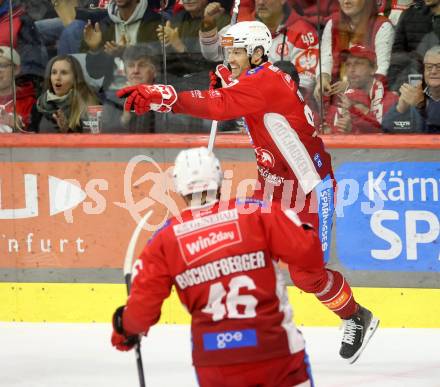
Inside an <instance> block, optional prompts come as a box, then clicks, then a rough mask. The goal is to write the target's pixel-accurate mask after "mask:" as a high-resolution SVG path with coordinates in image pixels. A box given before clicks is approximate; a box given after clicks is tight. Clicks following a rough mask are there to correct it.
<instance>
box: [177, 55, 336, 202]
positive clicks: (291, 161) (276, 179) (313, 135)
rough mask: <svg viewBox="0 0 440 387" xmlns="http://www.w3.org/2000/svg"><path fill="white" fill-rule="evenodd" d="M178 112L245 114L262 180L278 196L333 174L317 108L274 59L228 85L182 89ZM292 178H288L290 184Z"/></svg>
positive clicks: (308, 189)
mask: <svg viewBox="0 0 440 387" xmlns="http://www.w3.org/2000/svg"><path fill="white" fill-rule="evenodd" d="M173 111H174V112H175V113H185V114H189V115H192V116H195V117H200V118H205V119H213V120H219V121H221V120H230V119H234V118H237V117H244V118H245V120H246V123H247V126H248V130H249V133H250V136H251V138H252V141H253V145H254V148H255V153H256V158H257V166H258V171H259V176H260V180H261V182H262V183H263V180H264V182H265V184H267V183H269V184H270V185H272V186H273V187H274V192H273V198H275V199H281V198H282V194H283V189H284V187H286V188H285V190H286V194H287V195H290V196H294V194H295V192H296V190H297V187H298V184H299V187H300V189H301V190H302V192H303V193H304V194H308V193H309V192H311V191H312V190H313V188H314V187H315V186H316V185H317V184H318V183H319V182H320V181H321V180H322V179H323V178H324V177H326V176H327V175H329V174H331V173H332V168H331V160H330V156H329V154H328V153H327V152H326V151H325V149H324V145H323V142H322V140H321V139H320V138H319V137H318V135H317V132H316V130H315V128H314V124H313V113H312V111H311V110H310V108H309V107H308V106H307V105H306V104H305V103H304V99H303V97H302V95H301V93H300V91H299V90H298V88H297V86H296V84H295V82H294V81H293V80H292V79H291V77H290V76H289V75H287V74H285V73H284V72H282V71H281V70H279V69H278V68H277V67H275V66H274V65H272V64H271V63H270V62H266V63H265V64H263V65H262V66H260V67H257V68H255V69H252V70H249V71H247V72H246V73H245V74H242V75H241V76H240V77H239V79H238V80H235V81H234V82H233V83H232V84H231V85H230V86H229V87H226V88H221V89H216V90H206V91H200V90H192V91H185V92H181V93H179V94H178V99H177V102H176V104H175V105H174V106H173ZM288 182H289V183H288Z"/></svg>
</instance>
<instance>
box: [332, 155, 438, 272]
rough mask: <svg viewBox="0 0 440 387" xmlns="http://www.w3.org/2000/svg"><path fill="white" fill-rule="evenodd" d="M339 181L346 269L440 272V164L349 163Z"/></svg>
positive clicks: (339, 229) (339, 232) (340, 248)
mask: <svg viewBox="0 0 440 387" xmlns="http://www.w3.org/2000/svg"><path fill="white" fill-rule="evenodd" d="M336 179H337V181H338V195H337V204H336V214H337V218H336V238H337V245H336V246H337V253H338V257H339V259H340V261H341V263H342V264H343V265H345V266H346V267H348V268H349V269H352V270H382V271H401V272H413V271H414V272H439V271H440V247H439V243H440V222H439V219H440V203H439V200H440V199H439V197H440V163H437V162H394V163H367V162H359V163H346V164H343V165H341V167H340V168H339V169H338V170H337V172H336Z"/></svg>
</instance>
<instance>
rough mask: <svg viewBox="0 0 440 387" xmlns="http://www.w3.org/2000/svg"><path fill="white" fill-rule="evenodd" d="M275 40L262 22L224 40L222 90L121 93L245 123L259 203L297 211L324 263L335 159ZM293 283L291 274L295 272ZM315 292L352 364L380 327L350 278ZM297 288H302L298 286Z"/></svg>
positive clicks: (131, 101) (138, 102) (131, 104)
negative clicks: (280, 64)
mask: <svg viewBox="0 0 440 387" xmlns="http://www.w3.org/2000/svg"><path fill="white" fill-rule="evenodd" d="M271 43H272V40H271V34H270V32H269V30H268V28H267V27H266V26H265V25H264V24H263V23H261V22H258V21H252V22H241V23H237V24H235V25H233V26H231V27H230V28H229V29H228V31H227V33H226V34H225V35H224V36H223V40H222V45H223V46H224V47H225V49H226V56H227V59H228V67H229V68H227V67H225V66H222V65H221V66H218V67H217V70H216V75H217V77H219V78H220V79H221V82H222V85H223V87H222V88H219V89H210V90H205V91H200V90H193V91H186V92H181V93H178V94H177V93H176V92H175V90H174V88H173V87H172V86H170V85H153V86H149V85H138V86H133V87H128V88H124V89H121V90H119V91H118V96H119V97H121V98H126V101H125V109H126V110H130V111H131V110H132V109H134V110H135V112H136V113H137V114H143V113H145V112H147V111H149V110H155V111H160V112H171V111H173V112H175V113H185V114H190V115H193V116H196V117H200V118H206V119H215V120H229V119H233V118H237V117H240V116H243V117H244V118H245V121H246V123H247V127H248V131H249V134H250V136H251V139H252V142H253V146H254V149H255V154H256V159H257V168H258V172H259V176H258V183H259V186H260V187H258V186H257V188H256V190H255V194H254V195H255V197H257V198H258V199H262V200H265V201H267V200H268V201H273V202H274V203H278V204H281V207H282V208H292V209H294V210H295V211H296V212H297V213H298V215H299V217H300V219H301V221H302V222H304V223H309V224H311V225H312V226H313V227H314V228H315V229H316V231H317V232H318V234H319V237H320V240H321V247H322V251H323V253H324V260H325V262H327V261H328V256H329V251H330V239H331V238H330V231H331V225H332V215H333V202H334V185H335V182H334V180H333V171H332V167H331V159H330V155H329V154H328V153H327V152H326V151H325V148H324V145H323V142H322V140H321V139H320V138H319V136H318V135H317V132H316V130H315V128H314V123H313V114H312V111H311V110H310V108H309V107H308V106H307V105H306V104H305V102H304V98H303V97H302V95H301V93H300V91H299V90H298V85H297V84H296V83H295V81H293V80H292V79H291V77H290V76H289V75H288V74H286V73H284V72H282V71H281V70H279V69H278V68H277V67H275V66H274V65H272V64H271V63H270V62H268V61H267V54H268V52H269V49H270V46H271ZM289 271H290V274H291V276H292V278H293V276H294V274H293V268H292V267H290V266H289ZM324 274H325V275H324V276H323V277H322V278H321V279H320V281H319V284H312V285H311V288H313V289H318V290H316V291H315V290H312V291H313V292H314V293H315V294H316V295H317V297H318V299H319V300H320V301H321V302H322V303H324V304H325V305H326V306H327V307H328V308H330V310H332V311H333V312H334V313H336V314H337V315H338V316H339V317H340V318H342V319H344V322H345V329H344V337H343V342H342V346H341V350H340V355H341V356H342V357H343V358H345V359H348V360H349V361H350V362H353V361H355V360H356V359H357V357H358V356H359V354H360V351H361V350H362V345H363V344H365V343H366V341H365V340H364V338H365V335H366V334H367V332H374V330H375V329H376V327H377V324H378V320H377V319H375V318H374V317H373V315H372V313H371V312H370V311H368V310H367V309H365V308H362V307H359V306H358V304H357V303H356V302H355V301H354V299H353V297H352V292H351V289H350V287H349V285H348V283H347V281H346V280H345V279H344V277H343V276H342V275H341V274H340V273H339V272H336V271H331V270H326V271H325V272H324ZM294 283H295V285H297V283H296V282H295V280H294Z"/></svg>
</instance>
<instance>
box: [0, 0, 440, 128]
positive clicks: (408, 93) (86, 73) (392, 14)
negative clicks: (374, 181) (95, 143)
mask: <svg viewBox="0 0 440 387" xmlns="http://www.w3.org/2000/svg"><path fill="white" fill-rule="evenodd" d="M9 4H10V1H9V0H0V133H11V132H36V133H88V132H89V133H90V132H92V133H95V132H103V133H164V132H168V133H169V132H180V133H182V132H184V133H190V132H193V133H194V132H205V133H206V132H208V131H209V128H210V125H211V123H210V122H209V121H206V120H201V119H195V118H191V117H188V116H183V115H178V114H173V113H170V114H160V113H154V112H150V113H149V114H146V115H144V116H136V115H135V114H134V113H131V112H124V111H123V101H122V100H120V99H119V98H118V97H117V96H116V95H115V92H116V90H118V89H120V88H121V87H124V86H127V85H136V84H140V83H147V84H153V83H169V84H172V85H173V86H174V87H175V88H176V89H177V90H178V91H181V90H192V89H206V88H208V87H209V85H210V75H209V74H210V71H212V70H214V69H215V67H216V65H217V64H219V63H221V62H223V60H224V55H223V50H222V48H221V46H220V41H221V36H222V34H223V33H224V32H225V31H226V30H227V28H228V27H229V23H230V19H231V16H230V15H231V9H232V6H233V0H169V1H167V0H50V1H49V0H12V2H11V4H12V9H10V8H9ZM318 6H319V8H318ZM254 19H258V20H260V21H262V22H263V23H265V24H266V25H267V27H268V28H269V30H270V31H271V33H272V38H273V44H272V47H271V50H270V53H269V60H270V61H271V62H272V63H274V64H275V65H276V66H278V67H280V68H281V69H282V70H283V71H285V72H287V73H289V74H290V75H291V76H292V77H293V78H294V79H295V80H296V81H297V83H298V87H299V89H300V90H301V92H302V93H303V95H304V96H305V98H306V101H307V103H308V104H309V106H310V107H311V108H312V110H313V112H314V114H315V124H316V126H317V128H319V131H320V132H321V133H324V134H326V133H332V134H347V133H353V134H361V133H439V132H440V0H414V1H413V2H411V1H410V0H380V1H377V0H321V1H320V2H316V1H312V0H242V1H241V4H240V13H239V20H254ZM11 21H12V25H11V24H10V23H11ZM237 119H239V117H237ZM93 120H98V121H99V123H98V124H96V125H95V123H93V122H94V121H93ZM242 126H243V125H242V123H240V121H239V120H237V121H234V122H230V123H226V124H223V125H220V130H223V131H240V130H242ZM97 128H98V129H97Z"/></svg>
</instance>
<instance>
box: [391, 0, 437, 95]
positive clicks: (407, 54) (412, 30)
mask: <svg viewBox="0 0 440 387" xmlns="http://www.w3.org/2000/svg"><path fill="white" fill-rule="evenodd" d="M437 21H440V0H425V1H423V0H416V1H415V2H414V4H412V5H411V6H410V7H409V8H408V9H407V10H406V11H404V12H403V13H402V15H401V17H400V19H399V22H398V23H397V27H396V35H395V39H394V43H393V47H392V51H391V64H390V70H389V86H390V89H391V90H399V88H400V86H401V85H402V84H403V83H405V82H406V81H407V79H408V75H409V74H417V73H421V72H422V62H423V57H424V55H425V53H426V51H427V50H428V49H429V48H430V47H432V46H433V45H435V44H436V43H435V42H433V41H430V40H431V39H432V38H436V37H437V36H438V35H439V34H440V24H439V23H438V22H437ZM434 26H435V27H434ZM434 29H435V30H437V32H434V34H433V35H431V33H432V32H433V31H434ZM427 35H431V37H430V38H428V40H425V41H424V42H423V44H422V41H423V40H424V37H426V36H427Z"/></svg>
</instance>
